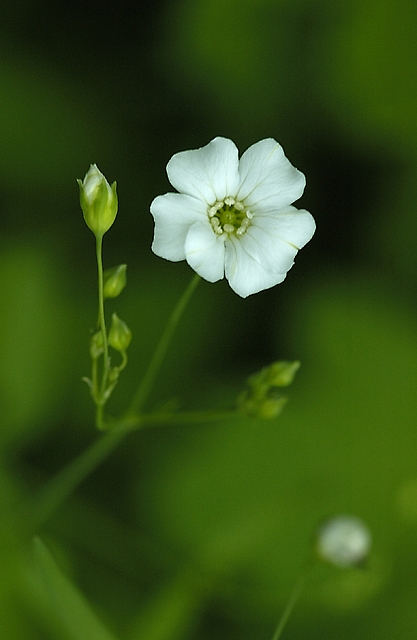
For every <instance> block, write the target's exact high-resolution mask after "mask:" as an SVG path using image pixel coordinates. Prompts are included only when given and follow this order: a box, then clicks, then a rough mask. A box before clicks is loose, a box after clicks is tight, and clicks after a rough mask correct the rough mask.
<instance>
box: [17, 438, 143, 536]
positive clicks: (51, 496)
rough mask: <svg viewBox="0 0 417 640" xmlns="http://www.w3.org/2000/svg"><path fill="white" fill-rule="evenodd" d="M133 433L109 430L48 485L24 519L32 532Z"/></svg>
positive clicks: (33, 501)
mask: <svg viewBox="0 0 417 640" xmlns="http://www.w3.org/2000/svg"><path fill="white" fill-rule="evenodd" d="M130 431H131V429H130V428H127V427H124V428H118V429H112V430H111V431H107V432H106V433H105V434H104V435H102V436H101V437H100V438H99V439H97V440H95V441H94V442H93V443H92V444H91V445H90V446H89V447H88V449H86V450H85V451H83V452H82V453H81V454H80V455H79V456H78V457H77V458H75V459H74V460H73V461H72V462H70V463H69V464H68V466H66V467H64V469H62V470H61V471H60V472H59V473H58V474H57V475H56V476H55V477H54V478H52V480H50V482H49V483H48V484H46V486H45V487H44V488H43V489H42V490H41V491H40V492H39V494H38V495H37V496H35V498H34V499H33V500H32V502H31V503H30V504H29V505H28V506H27V512H26V513H25V517H26V518H27V522H28V529H29V532H30V533H33V532H34V531H37V530H38V529H39V527H40V526H41V525H42V524H43V523H44V522H45V521H46V520H47V519H48V518H49V517H50V515H51V514H52V513H53V512H54V511H55V510H56V509H57V507H59V505H60V504H61V503H62V502H64V500H65V499H66V498H68V497H69V496H70V495H71V494H72V493H73V491H74V490H75V489H76V488H77V487H78V486H79V485H80V484H81V483H82V481H83V480H84V479H85V478H87V477H88V476H89V475H90V473H91V472H92V471H94V469H96V467H98V466H99V465H100V464H101V463H102V462H103V460H105V459H106V458H107V457H108V456H109V455H110V454H111V453H112V451H114V449H115V448H116V447H117V445H118V444H119V443H120V442H121V441H122V440H123V439H124V437H125V436H126V435H127V434H128V433H129V432H130Z"/></svg>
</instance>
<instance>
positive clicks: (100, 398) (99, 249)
mask: <svg viewBox="0 0 417 640" xmlns="http://www.w3.org/2000/svg"><path fill="white" fill-rule="evenodd" d="M102 247H103V236H96V256H97V274H98V324H99V327H100V330H101V334H102V337H103V374H102V379H101V386H100V390H99V393H98V404H97V415H96V421H97V426H98V427H99V428H102V424H103V408H104V402H105V400H104V394H105V392H106V389H107V380H108V375H109V366H110V363H109V345H108V342H107V330H106V320H105V316H104V282H103V257H102Z"/></svg>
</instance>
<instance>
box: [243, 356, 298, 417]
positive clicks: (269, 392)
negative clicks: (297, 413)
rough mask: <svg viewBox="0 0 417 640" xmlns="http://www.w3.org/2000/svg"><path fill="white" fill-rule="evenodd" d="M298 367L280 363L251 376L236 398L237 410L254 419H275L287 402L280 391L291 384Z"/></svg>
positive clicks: (294, 363)
mask: <svg viewBox="0 0 417 640" xmlns="http://www.w3.org/2000/svg"><path fill="white" fill-rule="evenodd" d="M299 367H300V363H299V362H297V361H296V362H286V361H280V362H274V363H273V364H271V365H269V366H268V367H265V368H264V369H261V371H259V372H257V373H254V374H253V375H251V376H250V377H249V378H248V380H247V385H248V388H247V389H246V390H245V391H244V392H243V393H242V394H241V395H240V396H239V398H238V408H239V410H240V411H241V412H242V413H245V414H246V415H249V416H252V417H255V418H265V419H269V418H276V417H277V416H278V415H279V414H280V413H281V411H282V409H283V407H284V405H285V404H286V402H287V398H286V397H285V396H284V395H283V394H282V391H281V389H282V387H287V386H288V385H290V384H291V383H292V381H293V380H294V376H295V374H296V372H297V370H298V368H299Z"/></svg>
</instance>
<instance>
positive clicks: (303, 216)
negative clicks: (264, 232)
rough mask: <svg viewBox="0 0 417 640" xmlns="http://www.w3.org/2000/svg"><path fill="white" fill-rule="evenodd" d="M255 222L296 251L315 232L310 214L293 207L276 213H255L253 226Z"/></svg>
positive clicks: (314, 225)
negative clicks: (292, 246)
mask: <svg viewBox="0 0 417 640" xmlns="http://www.w3.org/2000/svg"><path fill="white" fill-rule="evenodd" d="M255 222H256V224H259V225H262V227H263V228H264V229H268V230H269V231H270V233H273V234H276V235H277V236H279V237H280V238H281V239H282V240H285V241H286V242H289V243H290V244H292V245H294V247H296V248H297V249H301V248H302V247H304V245H306V244H307V242H309V240H311V238H312V237H313V235H314V232H315V230H316V223H315V221H314V218H313V216H312V215H311V213H309V212H308V211H306V210H305V209H296V208H295V207H286V208H285V209H282V210H281V211H277V212H268V213H257V214H256V218H254V224H255Z"/></svg>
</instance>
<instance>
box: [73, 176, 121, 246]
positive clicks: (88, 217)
mask: <svg viewBox="0 0 417 640" xmlns="http://www.w3.org/2000/svg"><path fill="white" fill-rule="evenodd" d="M77 182H78V185H79V187H80V204H81V209H82V211H83V215H84V220H85V221H86V223H87V226H88V227H89V228H90V229H91V231H92V232H93V233H94V235H95V236H97V237H99V238H101V237H102V236H103V235H104V234H105V233H106V231H108V230H109V229H110V227H111V226H112V224H113V222H114V220H115V218H116V214H117V194H116V183H115V182H113V184H112V185H111V186H110V185H109V183H108V182H107V180H106V178H105V177H104V175H103V174H102V173H101V171H100V170H99V168H98V167H97V165H95V164H92V165H91V166H90V169H89V170H88V172H87V173H86V175H85V178H84V180H83V181H82V182H81V180H77Z"/></svg>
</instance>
